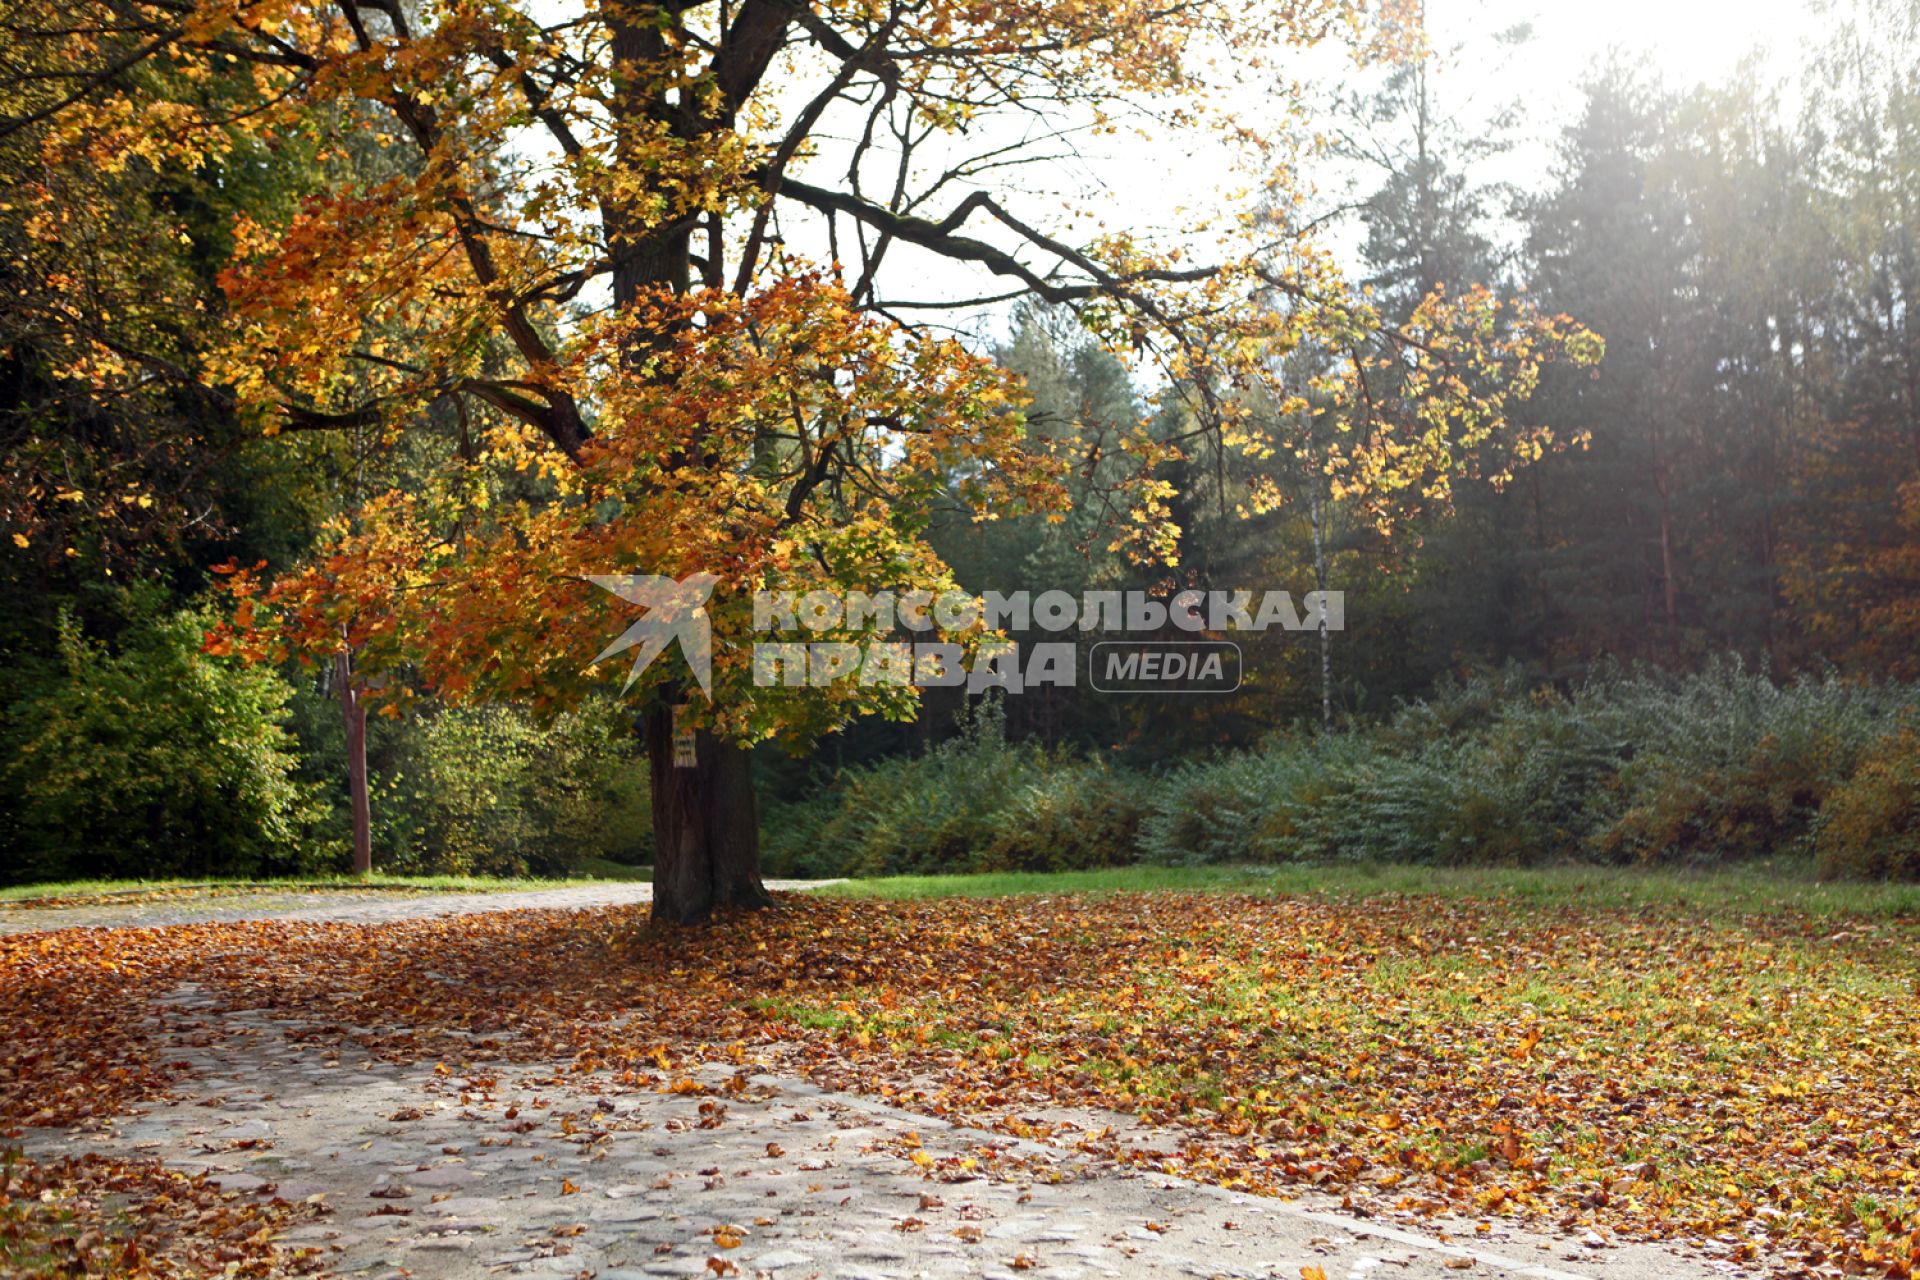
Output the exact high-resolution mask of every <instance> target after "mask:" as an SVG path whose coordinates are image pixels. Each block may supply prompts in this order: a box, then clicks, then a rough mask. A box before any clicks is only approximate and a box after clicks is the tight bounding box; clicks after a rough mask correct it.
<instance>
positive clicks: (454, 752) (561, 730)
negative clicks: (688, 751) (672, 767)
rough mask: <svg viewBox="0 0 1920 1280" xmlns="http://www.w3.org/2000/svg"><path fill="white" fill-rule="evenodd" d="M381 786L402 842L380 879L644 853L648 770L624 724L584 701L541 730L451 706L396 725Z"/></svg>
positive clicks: (491, 871)
mask: <svg viewBox="0 0 1920 1280" xmlns="http://www.w3.org/2000/svg"><path fill="white" fill-rule="evenodd" d="M388 754H389V756H390V759H391V764H390V767H389V769H388V770H385V771H384V772H385V774H386V785H385V786H384V787H383V788H382V790H383V792H384V795H385V803H386V805H387V806H388V807H389V808H390V809H391V810H392V811H393V812H394V813H395V814H396V815H398V818H399V821H400V823H401V824H402V825H403V826H404V828H405V831H404V835H405V839H404V840H403V841H401V842H399V843H397V844H396V846H395V847H393V848H391V849H390V850H388V851H386V853H385V857H384V859H382V858H378V857H377V858H376V861H375V865H376V866H377V867H379V869H380V870H382V871H391V872H396V873H402V874H406V873H432V874H459V875H508V876H521V875H559V874H564V873H566V872H568V871H570V870H572V869H574V868H576V867H578V866H579V865H580V864H581V863H583V862H585V861H587V860H589V859H595V858H607V859H611V860H614V861H618V862H630V863H631V862H639V861H642V860H643V859H644V858H645V857H646V855H647V853H648V852H649V851H650V847H651V832H652V823H651V817H650V814H649V798H648V785H647V765H646V761H645V759H644V757H642V756H641V755H640V753H639V751H638V749H637V744H636V740H635V735H634V733H633V729H632V726H631V723H630V722H627V721H624V720H622V719H621V718H620V717H619V716H618V715H617V714H616V713H615V712H614V711H613V709H612V708H611V707H607V706H601V705H592V706H589V707H586V708H583V709H582V710H579V711H574V712H569V713H567V714H565V715H562V716H560V717H559V718H558V719H556V720H555V721H554V722H553V723H552V724H549V725H541V724H538V723H536V722H535V721H534V720H533V718H532V717H530V716H528V715H527V714H526V713H524V712H522V711H520V710H519V709H517V708H513V707H500V706H492V707H454V708H443V709H441V710H438V711H435V712H433V713H431V714H427V715H423V716H421V717H419V718H418V719H417V720H415V721H413V722H412V723H411V724H409V725H406V726H404V727H403V729H402V730H401V732H400V733H399V734H398V735H397V740H396V741H395V742H394V744H393V746H392V748H391V750H390V751H389V753H388Z"/></svg>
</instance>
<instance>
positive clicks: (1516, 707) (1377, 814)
mask: <svg viewBox="0 0 1920 1280" xmlns="http://www.w3.org/2000/svg"><path fill="white" fill-rule="evenodd" d="M1913 699H1914V691H1913V690H1911V689H1907V688H1902V687H1899V686H1880V687H1873V686H1865V685H1857V684H1852V683H1848V682H1844V681H1840V680H1836V679H1824V680H1816V679H1803V680H1800V681H1796V682H1794V683H1791V684H1788V685H1785V686H1776V685H1775V684H1773V683H1772V682H1771V681H1770V680H1768V679H1767V678H1766V676H1765V675H1764V674H1763V673H1759V672H1753V671H1749V670H1746V669H1745V668H1743V667H1741V666H1740V665H1739V664H1738V663H1736V662H1731V661H1729V662H1723V663H1719V664H1716V665H1714V666H1713V667H1711V668H1709V669H1708V670H1706V671H1703V672H1700V673H1698V674H1694V675H1688V676H1665V675H1661V674H1658V673H1651V672H1644V671H1635V672H1622V671H1606V672H1602V673H1599V674H1598V675H1596V676H1595V677H1594V678H1593V679H1592V680H1590V681H1588V682H1586V683H1585V684H1583V685H1581V686H1579V687H1577V688H1576V689H1574V690H1573V691H1572V692H1571V693H1569V694H1564V695H1563V694H1559V693H1556V692H1553V691H1551V690H1536V691H1533V692H1529V691H1527V689H1526V688H1525V685H1524V683H1523V682H1522V681H1520V680H1519V679H1518V678H1517V677H1516V676H1515V675H1514V674H1512V673H1505V674H1501V675H1496V676H1487V677H1482V678H1479V679H1475V680H1469V681H1465V682H1460V683H1456V684H1451V685H1447V686H1444V687H1443V688H1441V689H1440V690H1438V691H1437V692H1436V693H1435V695H1434V696H1433V697H1432V698H1430V699H1428V700H1425V701H1422V702H1419V703H1415V704H1412V705H1409V706H1407V707H1405V708H1403V709H1402V710H1401V711H1400V712H1398V713H1397V714H1396V715H1395V716H1394V717H1393V718H1392V719H1391V720H1389V721H1388V722H1387V723H1386V724H1384V725H1381V726H1379V727H1377V728H1373V729H1367V730H1356V731H1353V732H1349V733H1343V734H1335V735H1328V736H1323V737H1320V738H1316V739H1291V740H1281V741H1278V742H1276V743H1274V744H1272V745H1270V746H1268V747H1266V748H1264V749H1263V750H1260V751H1256V752H1247V753H1237V754H1232V755H1227V756H1223V757H1220V758H1218V759H1215V760H1210V761H1207V762H1204V763H1198V764H1192V765H1187V766H1184V767H1181V768H1178V769H1175V770H1174V771H1172V772H1171V773H1170V774H1169V775H1168V776H1167V777H1166V778H1165V779H1164V780H1163V781H1162V782H1161V783H1160V785H1159V787H1158V788H1157V790H1156V792H1155V797H1154V801H1153V804H1152V806H1151V811H1150V812H1149V814H1148V815H1147V817H1146V819H1145V820H1144V822H1143V823H1142V824H1141V828H1140V832H1141V834H1140V842H1139V852H1140V856H1141V857H1142V858H1143V859H1145V860H1147V861H1150V862H1159V863H1207V862H1244V861H1264V862H1280V861H1301V860H1306V861H1327V860H1336V859H1337V860H1356V861H1379V862H1413V863H1427V862H1431V863H1441V864H1462V863H1477V864H1488V863H1494V864H1523V863H1539V862H1546V861H1560V860H1575V859H1585V860H1600V861H1609V862H1669V861H1707V860H1711V861H1730V860H1739V859H1748V858H1758V857H1770V856H1776V855H1781V854H1786V855H1789V856H1793V855H1804V854H1805V853H1807V851H1808V850H1809V849H1810V847H1811V842H1812V839H1813V832H1814V826H1815V819H1816V817H1817V816H1818V815H1819V814H1820V812H1821V809H1822V806H1823V805H1824V804H1826V803H1827V800H1828V798H1829V797H1830V796H1833V795H1834V794H1835V792H1836V790H1837V789H1838V788H1840V787H1842V786H1843V785H1844V784H1846V782H1847V779H1848V778H1849V777H1851V776H1852V775H1853V774H1854V772H1855V770H1856V768H1858V767H1859V763H1860V761H1861V760H1862V758H1863V756H1864V755H1865V753H1866V752H1867V751H1868V750H1869V748H1870V746H1871V745H1872V744H1873V743H1874V742H1875V741H1876V739H1877V738H1878V737H1879V736H1880V735H1883V734H1885V733H1886V732H1887V729H1888V727H1889V726H1890V725H1891V724H1892V723H1893V722H1894V720H1895V718H1896V717H1897V716H1898V715H1899V714H1900V712H1901V710H1902V709H1903V708H1904V707H1906V706H1908V705H1910V704H1911V703H1912V701H1913ZM1882 802H1883V803H1888V804H1891V803H1892V801H1891V800H1890V799H1883V801H1882Z"/></svg>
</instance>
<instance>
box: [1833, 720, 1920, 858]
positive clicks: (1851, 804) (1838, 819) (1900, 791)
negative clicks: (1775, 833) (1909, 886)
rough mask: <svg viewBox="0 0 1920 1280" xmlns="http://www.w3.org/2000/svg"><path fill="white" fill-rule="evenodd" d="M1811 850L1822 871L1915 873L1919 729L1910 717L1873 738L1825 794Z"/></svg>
mask: <svg viewBox="0 0 1920 1280" xmlns="http://www.w3.org/2000/svg"><path fill="white" fill-rule="evenodd" d="M1815 851H1816V853H1817V854H1818V857H1819V866H1820V872H1821V874H1822V875H1829V876H1891V877H1899V878H1902V879H1920V732H1916V731H1915V729H1914V726H1913V725H1912V724H1911V723H1907V724H1903V725H1901V727H1900V728H1899V729H1897V730H1896V731H1895V732H1893V733H1889V734H1887V735H1886V736H1884V737H1882V738H1880V739H1879V740H1878V741H1876V742H1875V743H1873V745H1872V746H1870V747H1869V748H1868V749H1867V750H1866V752H1865V753H1864V756H1863V758H1862V759H1861V762H1860V767H1859V768H1858V769H1857V770H1856V771H1855V772H1854V775H1853V777H1851V778H1850V779H1848V780H1847V781H1846V782H1845V783H1844V784H1842V785H1841V786H1840V787H1838V788H1836V789H1835V790H1834V792H1833V793H1832V795H1830V796H1829V797H1828V798H1827V803H1826V805H1825V806H1824V807H1823V808H1822V810H1821V813H1820V821H1819V829H1818V834H1817V836H1816V838H1815Z"/></svg>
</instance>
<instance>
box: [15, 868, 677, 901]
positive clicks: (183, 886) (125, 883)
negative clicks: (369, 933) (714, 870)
mask: <svg viewBox="0 0 1920 1280" xmlns="http://www.w3.org/2000/svg"><path fill="white" fill-rule="evenodd" d="M652 877H653V871H652V869H651V868H649V867H631V866H628V865H626V864H625V863H620V862H610V861H608V860H607V859H605V858H590V859H588V860H586V861H585V862H583V863H581V865H580V866H579V867H578V868H577V869H576V870H575V872H574V873H573V874H572V875H569V876H564V877H558V878H552V879H542V878H539V877H534V876H520V877H514V876H455V875H437V876H394V875H383V874H381V873H379V872H375V873H374V874H372V875H369V876H338V875H335V876H280V877H269V878H264V879H242V878H237V877H230V876H212V877H206V878H200V879H192V880H177V879H176V880H62V881H57V882H53V883H43V884H16V885H0V904H11V905H18V906H26V905H30V904H32V903H34V902H36V901H39V900H42V899H59V900H62V901H65V900H68V899H73V898H92V897H107V896H116V897H133V896H139V895H146V894H176V893H177V894H188V893H209V894H218V893H237V892H251V891H274V890H278V891H283V892H327V891H338V890H354V889H378V890H385V891H388V892H393V893H511V892H515V891H521V890H528V889H552V888H557V887H559V886H561V885H569V884H600V883H605V882H608V881H647V880H650V879H652Z"/></svg>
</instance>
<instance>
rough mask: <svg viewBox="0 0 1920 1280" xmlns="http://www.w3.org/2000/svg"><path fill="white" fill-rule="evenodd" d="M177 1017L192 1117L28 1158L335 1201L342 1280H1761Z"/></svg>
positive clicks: (45, 1134)
mask: <svg viewBox="0 0 1920 1280" xmlns="http://www.w3.org/2000/svg"><path fill="white" fill-rule="evenodd" d="M612 891H615V890H611V889H610V890H609V892H612ZM617 891H618V892H624V893H628V894H631V893H632V892H633V888H632V887H630V886H623V887H621V888H620V889H619V890H617ZM565 892H567V893H569V894H578V893H579V892H580V891H579V890H567V891H565ZM498 897H499V895H489V898H490V901H489V904H488V905H489V906H493V905H495V904H496V902H497V898H498ZM601 900H604V899H601ZM626 900H628V901H631V900H632V899H631V898H628V899H626ZM372 905H373V904H360V905H357V906H355V907H353V908H351V909H352V910H354V911H356V912H358V911H364V910H367V909H370V908H372ZM386 905H387V906H389V907H391V906H393V905H395V904H386ZM409 905H410V907H411V909H413V910H416V911H419V910H423V909H427V908H428V904H423V903H421V902H419V901H418V900H415V901H414V902H412V903H411V904H409ZM441 905H444V904H441ZM540 905H551V904H547V903H542V904H540ZM309 909H314V908H309ZM376 909H377V908H376ZM350 918H354V919H360V918H364V917H362V916H360V915H358V914H355V915H353V916H352V917H350ZM154 1016H155V1018H156V1021H157V1025H158V1027H159V1030H160V1034H161V1036H162V1038H163V1039H164V1040H165V1041H166V1042H167V1044H168V1049H167V1054H168V1056H169V1058H170V1059H172V1060H183V1061H186V1062H188V1063H189V1064H190V1065H191V1069H192V1075H191V1077H190V1078H189V1079H188V1080H187V1081H186V1083H185V1084H184V1085H183V1086H182V1088H181V1090H180V1092H179V1094H178V1096H176V1097H175V1098H173V1099H170V1100H168V1101H166V1102H163V1103H158V1104H154V1105H150V1106H148V1107H146V1108H145V1109H144V1110H142V1111H140V1112H138V1113H136V1114H132V1115H128V1116H122V1117H120V1118H118V1119H117V1120H115V1121H113V1122H112V1123H111V1124H110V1125H109V1126H108V1127H107V1128H106V1129H105V1130H103V1131H100V1132H87V1133H70V1132H67V1131H54V1130H29V1131H28V1133H27V1136H26V1139H25V1144H26V1146H27V1149H28V1151H29V1152H30V1153H32V1154H36V1155H43V1156H44V1155H57V1154H78V1153H79V1152H81V1151H86V1150H94V1151H101V1152H107V1153H112V1154H116V1155H121V1156H127V1157H142V1158H157V1159H161V1160H164V1161H166V1162H167V1163H168V1164H170V1165H172V1166H175V1167H177V1168H181V1169H183V1170H187V1171H202V1170H204V1171H206V1172H207V1173H208V1174H209V1175H210V1176H212V1177H214V1178H217V1179H218V1180H219V1182H220V1183H221V1185H222V1188H223V1189H224V1190H226V1191H229V1192H232V1193H235V1194H238V1195H241V1196H253V1197H269V1196H277V1197H280V1198H282V1199H285V1200H288V1201H291V1202H300V1201H307V1200H310V1199H311V1200H312V1203H313V1204H315V1205H320V1206H324V1207H325V1211H326V1212H325V1216H323V1217H321V1218H320V1219H319V1220H318V1221H313V1222H308V1223H305V1224H303V1225H300V1226H297V1227H294V1228H293V1229H291V1230H290V1231H288V1232H287V1233H286V1235H285V1236H284V1237H283V1243H284V1244H285V1245H287V1246H289V1247H293V1248H299V1249H303V1250H315V1251H318V1252H317V1255H316V1256H317V1257H318V1258H319V1260H321V1261H322V1262H324V1264H325V1266H326V1269H327V1270H328V1271H329V1272H331V1273H333V1274H337V1275H342V1276H355V1277H383V1278H386V1280H403V1278H406V1277H415V1278H419V1280H440V1278H442V1277H445V1278H448V1280H451V1278H454V1277H469V1276H472V1277H483V1276H493V1275H502V1276H533V1277H573V1278H576V1280H577V1278H585V1277H598V1280H642V1278H643V1277H671V1276H699V1275H707V1276H721V1275H741V1276H768V1277H774V1278H775V1280H786V1278H787V1277H796V1278H797V1277H841V1278H844V1280H908V1278H919V1277H926V1278H928V1280H946V1278H949V1277H952V1278H958V1277H984V1278H986V1280H1026V1278H1028V1277H1032V1278H1034V1280H1096V1278H1098V1280H1106V1278H1110V1277H1215V1276H1221V1277H1234V1278H1236V1280H1242V1278H1251V1277H1284V1278H1285V1280H1298V1278H1300V1277H1305V1278H1306V1280H1319V1277H1320V1276H1323V1275H1324V1276H1325V1277H1328V1278H1330V1280H1359V1278H1360V1277H1370V1278H1372V1280H1378V1278H1379V1277H1407V1278H1408V1280H1422V1278H1425V1277H1441V1276H1455V1275H1479V1276H1490V1277H1538V1278H1541V1280H1571V1278H1573V1277H1585V1278H1597V1277H1602V1276H1609V1277H1611V1276H1625V1277H1634V1278H1639V1277H1645V1278H1646V1280H1691V1278H1693V1277H1706V1276H1714V1275H1725V1276H1739V1275H1741V1274H1743V1273H1742V1272H1741V1271H1740V1270H1739V1269H1738V1268H1736V1267H1734V1266H1732V1265H1731V1264H1721V1263H1716V1262H1715V1261H1714V1260H1713V1259H1712V1258H1710V1257H1707V1256H1704V1255H1702V1254H1699V1253H1689V1254H1679V1253H1673V1252H1668V1251H1665V1250H1662V1249H1657V1248H1653V1247H1649V1246H1641V1245H1633V1244H1630V1243H1626V1242H1620V1241H1613V1240H1606V1239H1602V1238H1601V1237H1599V1236H1597V1235H1594V1234H1592V1233H1590V1232H1585V1231H1580V1232H1577V1233H1574V1234H1569V1235H1565V1236H1555V1237H1546V1236H1536V1235H1532V1234H1528V1233H1526V1232H1520V1231H1515V1230H1510V1229H1508V1228H1506V1227H1504V1226H1500V1225H1497V1224H1489V1226H1488V1228H1487V1229H1486V1230H1478V1229H1477V1226H1478V1224H1475V1223H1471V1222H1462V1223H1453V1224H1440V1226H1439V1227H1436V1226H1435V1224H1433V1223H1431V1222H1427V1223H1420V1224H1415V1223H1412V1222H1400V1221H1398V1220H1387V1219H1383V1218H1362V1217H1358V1216H1355V1215H1353V1214H1351V1213H1348V1212H1344V1211H1342V1210H1341V1209H1340V1207H1339V1206H1338V1204H1337V1203H1335V1202H1333V1201H1330V1200H1325V1199H1318V1198H1314V1197H1312V1196H1308V1197H1304V1198H1302V1199H1300V1200H1295V1201H1283V1200H1276V1199H1262V1198H1255V1197H1250V1196H1242V1195H1237V1194H1233V1193H1229V1192H1225V1191H1222V1190H1220V1189H1217V1188H1210V1187H1204V1186H1198V1185H1194V1184H1190V1183H1186V1182H1182V1181H1178V1180H1174V1179H1170V1178H1167V1177H1164V1176H1159V1175H1152V1174H1139V1173H1136V1172H1133V1171H1129V1170H1122V1169H1118V1168H1115V1167H1113V1166H1110V1165H1106V1166H1102V1165H1097V1164H1095V1163H1093V1162H1092V1161H1091V1160H1090V1159H1089V1158H1088V1157H1085V1156H1083V1155H1080V1154H1078V1153H1076V1152H1073V1151H1072V1150H1070V1149H1067V1148H1065V1147H1060V1146H1048V1145H1042V1144H1039V1143H1034V1142H1028V1141H1023V1140H1017V1139H1013V1138H1009V1137H1006V1136H1003V1135H997V1134H990V1133H987V1132H984V1131H980V1130H973V1129H967V1128H960V1127H954V1126H949V1125H947V1124H945V1123H943V1122H941V1121H938V1120H934V1119H930V1118H928V1117H924V1116H916V1115H912V1114H909V1113H907V1112H905V1111H901V1110H897V1109H894V1108H893V1107H890V1106H888V1105H885V1104H883V1103H881V1102H879V1101H877V1100H875V1099H870V1098H866V1097H860V1096H854V1095H847V1094H832V1093H826V1092H823V1091H822V1090H820V1089H818V1088H816V1087H814V1086H812V1085H810V1084H808V1083H806V1082H804V1081H798V1080H792V1079H782V1078H775V1077H769V1076H764V1075H756V1074H752V1073H751V1071H752V1069H751V1068H750V1067H747V1066H742V1065H737V1064H732V1063H727V1062H709V1063H704V1064H703V1063H697V1062H689V1063H680V1062H674V1063H672V1064H670V1065H669V1066H668V1067H666V1068H665V1069H663V1070H662V1072H661V1073H660V1075H659V1076H658V1077H657V1078H654V1079H643V1080H640V1081H637V1082H626V1083H623V1082H622V1081H620V1080H616V1079H615V1078H613V1077H611V1076H605V1075H602V1076H591V1075H569V1074H566V1073H565V1071H564V1064H560V1063H554V1064H551V1065H550V1066H542V1065H540V1064H533V1065H527V1064H520V1065H517V1066H515V1067H512V1068H509V1069H502V1070H501V1071H500V1073H499V1076H498V1078H496V1079H476V1078H471V1077H462V1076H460V1075H458V1074H447V1073H445V1072H444V1071H442V1070H439V1069H436V1067H435V1065H434V1064H419V1065H407V1066H400V1065H395V1064H393V1063H389V1062H384V1061H377V1060H374V1059H371V1058H369V1057H368V1056H367V1055H366V1054H365V1052H364V1051H363V1050H361V1049H359V1048H358V1046H357V1045H356V1044H355V1043H354V1042H353V1040H352V1039H351V1036H350V1035H348V1036H346V1037H344V1038H342V1037H340V1036H331V1037H325V1036H314V1035H310V1034H305V1033H307V1032H310V1031H312V1030H313V1029H312V1028H305V1027H302V1026H301V1025H300V1024H299V1023H297V1022H293V1021H289V1020H287V1019H285V1018H284V1017H274V1016H271V1015H269V1014H268V1012H266V1011H264V1010H246V1009H233V1008H228V1007H224V1006H223V1005H222V1003H221V998H220V997H219V996H217V995H216V994H215V993H213V992H211V991H205V990H201V989H197V988H193V987H183V988H181V989H179V990H177V991H176V992H174V993H173V995H172V997H171V998H169V999H168V1000H166V1001H164V1002H162V1004H161V1007H160V1008H158V1009H157V1010H156V1011H155V1015H154ZM289 1033H293V1034H291V1035H290V1034H289ZM1081 1119H1082V1121H1084V1126H1083V1127H1094V1126H1097V1125H1099V1124H1100V1123H1101V1122H1102V1119H1103V1117H1101V1116H1096V1115H1087V1116H1083V1117H1081ZM1104 1119H1106V1120H1111V1119H1112V1117H1104ZM1448 1226H1450V1227H1451V1230H1452V1232H1453V1234H1446V1233H1445V1229H1446V1228H1447V1227H1448Z"/></svg>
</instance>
